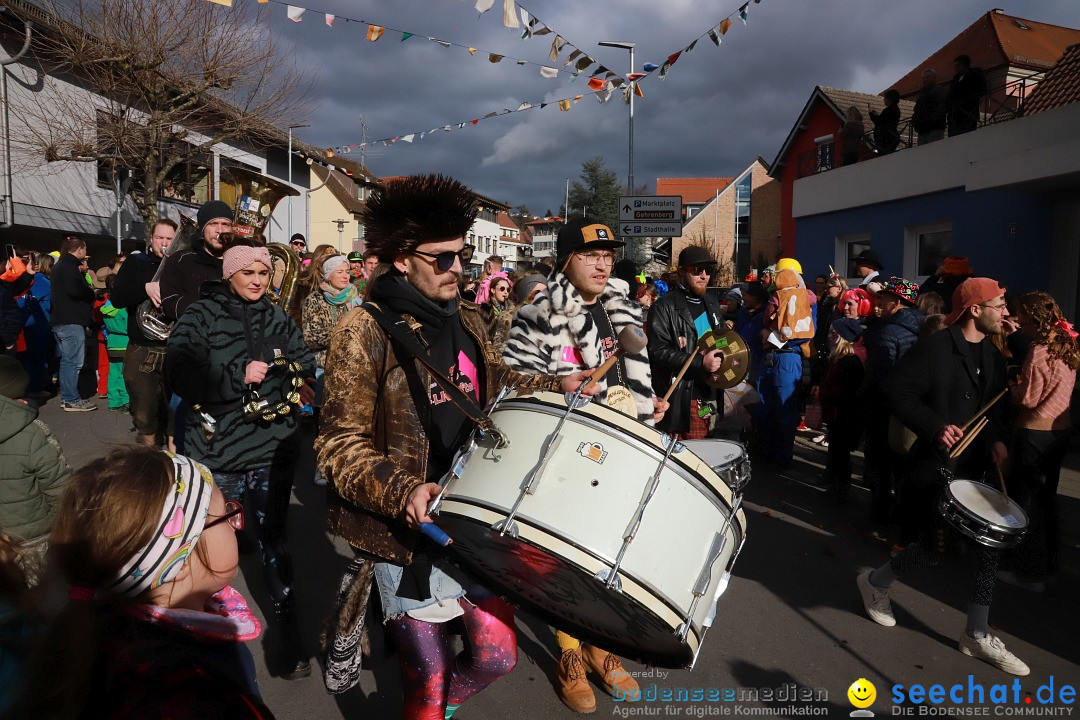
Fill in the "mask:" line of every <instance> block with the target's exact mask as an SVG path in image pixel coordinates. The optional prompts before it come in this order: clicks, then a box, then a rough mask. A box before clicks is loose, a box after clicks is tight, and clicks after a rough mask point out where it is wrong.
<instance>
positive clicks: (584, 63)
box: [574, 55, 596, 72]
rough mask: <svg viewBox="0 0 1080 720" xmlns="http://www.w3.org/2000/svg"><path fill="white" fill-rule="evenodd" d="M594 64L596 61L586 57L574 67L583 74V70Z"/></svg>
mask: <svg viewBox="0 0 1080 720" xmlns="http://www.w3.org/2000/svg"><path fill="white" fill-rule="evenodd" d="M594 62H596V61H595V60H593V59H592V58H591V57H589V56H588V55H584V56H582V58H581V59H580V60H578V61H577V65H575V66H574V69H575V70H577V71H578V72H582V71H583V70H585V68H587V67H589V66H590V65H592V64H593V63H594Z"/></svg>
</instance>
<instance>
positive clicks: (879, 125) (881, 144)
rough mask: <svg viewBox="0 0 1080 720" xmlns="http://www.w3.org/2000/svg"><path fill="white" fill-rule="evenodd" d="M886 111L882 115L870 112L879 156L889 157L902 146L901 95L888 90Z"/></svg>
mask: <svg viewBox="0 0 1080 720" xmlns="http://www.w3.org/2000/svg"><path fill="white" fill-rule="evenodd" d="M882 97H884V98H885V109H884V110H882V111H881V112H880V113H877V112H874V111H873V110H871V111H870V122H872V123H874V145H875V146H877V151H878V155H888V154H889V153H891V152H894V151H895V150H896V146H897V145H899V144H900V130H899V126H900V93H899V92H897V91H896V90H886V91H885V94H884V95H883V96H882Z"/></svg>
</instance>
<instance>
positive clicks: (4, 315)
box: [0, 272, 34, 348]
mask: <svg viewBox="0 0 1080 720" xmlns="http://www.w3.org/2000/svg"><path fill="white" fill-rule="evenodd" d="M33 283H34V276H33V275H31V274H30V273H28V272H24V273H23V274H22V275H20V276H19V277H17V278H15V279H14V280H12V281H11V282H8V281H7V280H0V342H2V343H3V344H4V347H5V348H9V347H13V346H14V345H15V343H16V342H17V341H18V339H19V333H20V332H22V327H23V316H22V311H21V310H19V304H18V303H17V302H15V298H17V297H18V296H20V295H22V294H23V293H24V292H26V291H27V290H29V289H30V286H31V285H32V284H33Z"/></svg>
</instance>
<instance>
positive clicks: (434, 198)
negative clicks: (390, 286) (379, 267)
mask: <svg viewBox="0 0 1080 720" xmlns="http://www.w3.org/2000/svg"><path fill="white" fill-rule="evenodd" d="M478 211H479V208H478V206H477V202H476V195H475V194H474V193H473V191H472V190H470V189H469V188H467V187H466V186H465V185H463V184H461V183H460V182H458V181H457V180H454V179H452V178H448V177H444V176H442V175H410V176H409V177H406V178H402V179H401V180H393V181H391V182H388V183H386V184H385V185H384V186H382V187H381V188H378V189H377V190H375V191H374V192H373V193H372V194H371V197H369V198H368V200H367V206H366V207H365V209H364V214H363V221H364V235H365V239H366V240H367V247H368V250H369V251H372V252H374V253H376V254H377V255H378V256H379V261H380V262H385V263H390V262H393V261H394V256H395V255H398V254H401V253H407V252H410V251H412V250H415V249H416V248H417V247H418V246H419V245H421V244H422V243H425V242H432V241H434V240H445V239H446V238H459V237H465V234H466V233H468V232H469V228H471V227H472V225H473V221H474V220H475V219H476V214H477V212H478Z"/></svg>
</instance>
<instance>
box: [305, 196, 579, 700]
mask: <svg viewBox="0 0 1080 720" xmlns="http://www.w3.org/2000/svg"><path fill="white" fill-rule="evenodd" d="M476 213H477V205H476V196H475V195H474V194H473V192H472V191H471V190H469V189H468V188H467V187H465V186H464V185H462V184H461V183H459V182H457V181H456V180H452V179H449V178H445V177H441V176H433V175H429V176H413V177H408V178H405V179H403V180H398V181H394V182H390V183H387V184H386V185H385V186H383V187H381V188H378V189H376V190H375V191H374V193H373V194H372V196H371V197H370V198H369V199H368V201H367V207H366V209H365V211H364V228H365V235H366V239H367V244H368V248H369V249H371V250H372V251H374V252H375V253H376V254H377V255H378V258H379V260H380V262H382V263H387V264H389V268H390V269H389V272H387V273H386V274H384V275H381V276H379V277H377V278H376V279H375V281H374V282H373V283H372V285H371V287H369V288H368V290H369V291H370V301H369V302H366V303H365V304H364V305H363V306H361V307H360V308H358V309H356V310H353V311H352V312H350V313H349V314H348V315H346V316H345V317H344V318H343V319H342V320H341V322H340V323H339V324H338V325H337V327H336V329H335V331H334V334H333V335H332V337H331V339H330V349H329V351H328V353H327V361H326V390H327V392H326V397H325V400H324V405H323V412H322V429H321V433H320V435H319V437H318V439H317V440H316V443H315V449H316V452H317V455H318V463H319V467H320V468H321V469H322V471H323V474H324V475H325V476H326V477H327V479H328V480H329V486H330V489H331V493H330V504H331V509H330V525H331V528H332V529H333V531H334V532H335V533H336V534H337V535H338V536H339V537H341V538H342V539H344V540H346V541H347V542H348V543H349V544H350V545H352V546H353V548H354V550H355V552H356V553H357V555H358V556H360V557H361V558H362V559H363V566H364V567H363V569H362V570H361V571H360V572H359V573H358V576H363V577H368V578H370V577H371V576H372V575H373V576H374V579H375V583H376V585H377V587H378V589H379V594H380V597H381V599H382V606H383V610H384V612H385V615H386V618H385V619H386V623H385V626H386V628H387V630H388V632H389V635H390V637H391V638H392V640H393V642H394V644H395V646H396V647H397V651H398V660H399V663H400V666H401V674H402V685H403V689H404V693H405V699H404V709H403V717H405V718H408V719H410V720H411V719H413V718H416V719H423V720H443V718H444V717H450V715H451V714H453V712H454V711H455V710H456V709H457V707H458V706H459V705H461V704H462V703H464V702H465V701H466V700H468V699H469V698H470V697H472V696H473V695H475V694H476V693H478V692H479V691H481V690H482V689H484V688H485V687H487V686H488V685H489V684H491V683H492V682H494V681H495V680H497V679H498V678H500V677H502V676H503V675H505V674H506V673H508V672H510V670H511V669H512V668H513V667H514V665H515V663H516V662H517V640H516V636H515V633H514V619H513V616H514V613H513V608H512V607H511V606H510V605H508V604H507V603H505V602H503V601H502V600H500V599H499V598H498V597H497V596H495V595H493V594H492V593H491V592H490V591H488V590H486V589H485V588H484V587H483V586H481V585H480V584H479V583H478V582H476V581H475V580H473V579H472V578H471V577H469V576H468V575H466V574H464V573H463V572H461V571H460V570H458V569H457V568H456V567H454V566H453V565H451V564H450V563H448V562H444V561H443V559H442V558H441V557H440V555H439V554H438V552H437V548H436V547H435V546H434V545H433V544H432V543H430V542H429V541H427V540H426V538H424V536H423V535H421V533H419V532H418V527H419V523H422V522H430V521H431V518H430V517H429V516H428V514H427V508H428V506H429V504H430V503H431V501H432V500H433V499H434V498H435V497H436V496H437V495H438V494H439V490H440V487H439V485H438V484H436V482H435V481H437V480H439V479H440V478H441V477H442V476H443V475H444V474H445V473H446V472H447V471H448V470H449V469H450V464H451V461H452V459H453V456H454V454H455V453H456V451H457V450H458V449H459V448H460V447H461V446H462V444H463V443H464V441H465V440H466V438H467V437H468V434H469V432H470V430H471V429H472V428H471V425H470V423H469V420H468V418H467V417H466V415H465V414H464V412H463V411H462V410H461V409H460V408H459V407H458V406H457V405H456V404H455V403H454V402H451V401H450V396H449V395H448V394H447V393H446V392H445V391H443V390H441V389H440V387H439V385H438V384H437V383H436V382H435V381H434V380H433V376H432V375H431V374H429V373H428V371H427V370H426V369H425V368H424V367H423V365H422V364H421V363H420V362H419V361H417V360H415V359H412V357H410V356H409V355H408V352H409V351H408V350H406V349H405V348H404V346H403V345H402V344H401V342H400V341H399V340H392V339H391V338H390V336H389V335H388V334H387V332H386V331H384V330H383V329H382V326H381V325H380V324H379V321H378V320H376V318H375V316H374V315H373V314H372V313H371V312H370V311H368V310H367V309H368V308H370V306H371V305H374V306H375V312H376V313H380V312H381V313H386V316H389V317H390V318H393V319H394V320H395V327H397V325H398V324H400V323H404V324H405V328H406V329H404V331H403V332H404V333H407V334H408V336H409V337H410V338H411V341H415V342H416V343H418V344H419V346H420V347H418V348H417V350H419V351H421V352H426V353H427V354H428V356H429V358H430V362H432V363H433V365H434V366H435V367H438V368H442V369H444V372H445V373H446V375H447V376H448V378H449V381H450V382H453V384H454V385H456V386H457V387H458V388H459V389H460V390H461V391H462V392H463V393H465V394H466V395H467V396H469V397H470V398H471V399H472V400H474V401H475V402H476V403H477V404H478V405H479V406H484V405H485V404H486V403H487V402H488V401H489V400H490V399H492V398H493V397H494V396H495V395H496V394H497V393H498V391H499V389H500V388H501V387H503V386H505V385H524V386H528V387H533V388H538V389H545V390H553V391H563V390H566V391H569V390H573V389H575V388H577V387H578V386H579V385H580V384H581V383H582V382H583V381H584V380H585V378H586V377H587V373H584V372H577V373H573V374H570V375H568V376H567V377H565V378H562V379H560V378H556V377H552V376H550V375H548V376H542V377H527V376H524V375H521V374H519V373H516V372H512V371H511V370H510V369H509V368H507V367H506V365H504V364H502V363H500V362H499V361H498V357H497V355H496V354H495V352H494V351H493V350H492V349H491V347H490V344H489V341H488V340H487V330H486V326H485V324H484V320H483V317H482V315H481V313H480V309H479V308H478V307H477V306H476V305H474V304H472V303H466V302H461V301H459V299H458V279H459V277H460V276H461V273H462V267H461V265H462V260H461V254H462V250H463V248H464V246H465V234H466V233H467V232H468V231H469V228H470V227H472V224H473V221H474V219H475V217H476ZM410 344H411V342H410ZM369 582H370V581H369ZM357 611H358V612H361V613H362V611H363V608H357ZM451 621H457V622H456V623H455V624H456V625H463V626H464V637H465V644H466V650H465V652H464V653H462V654H460V655H456V656H455V654H454V653H453V650H452V643H451V640H452V638H451V634H452V633H451V630H450V624H451ZM361 645H362V643H361Z"/></svg>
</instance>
